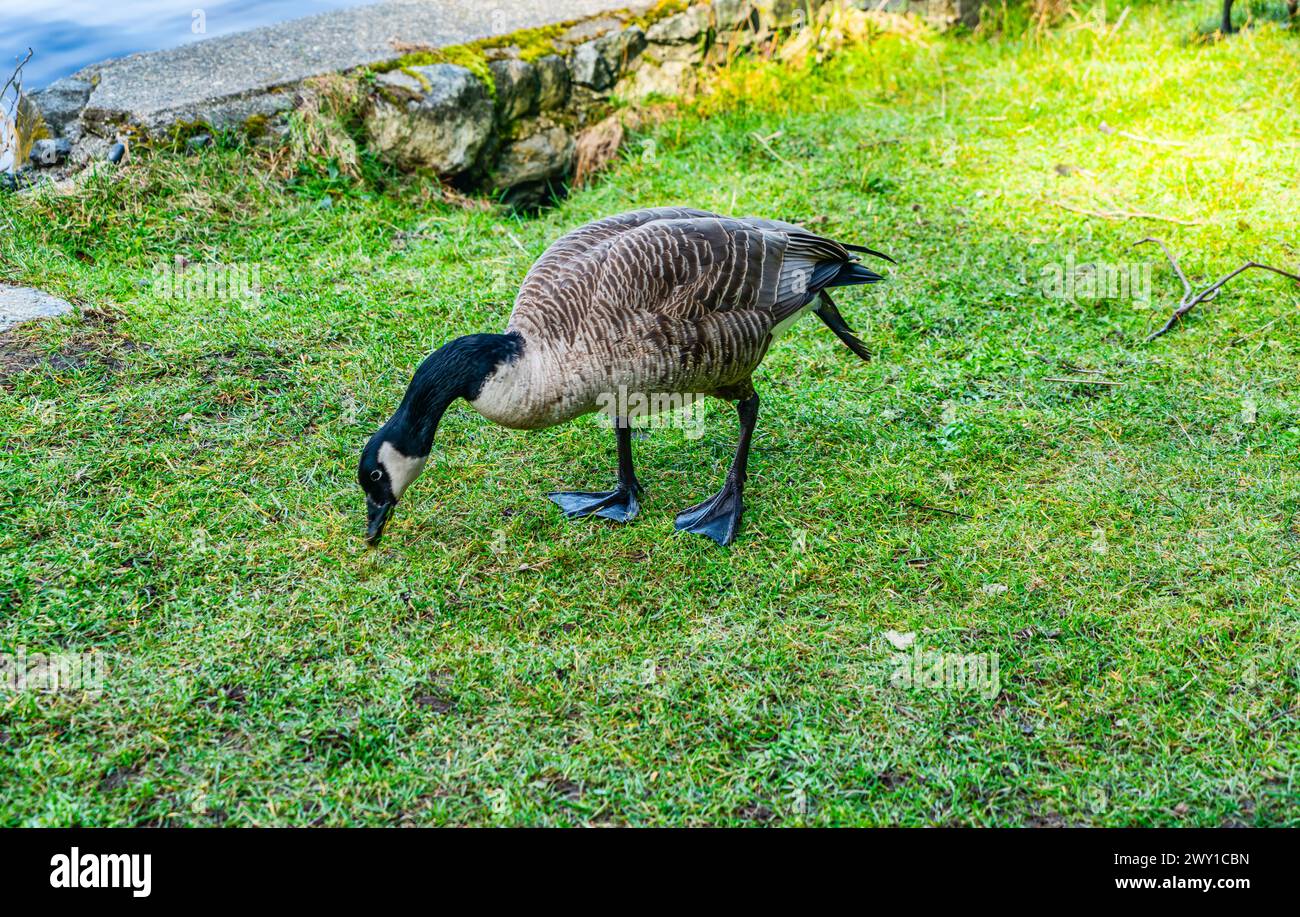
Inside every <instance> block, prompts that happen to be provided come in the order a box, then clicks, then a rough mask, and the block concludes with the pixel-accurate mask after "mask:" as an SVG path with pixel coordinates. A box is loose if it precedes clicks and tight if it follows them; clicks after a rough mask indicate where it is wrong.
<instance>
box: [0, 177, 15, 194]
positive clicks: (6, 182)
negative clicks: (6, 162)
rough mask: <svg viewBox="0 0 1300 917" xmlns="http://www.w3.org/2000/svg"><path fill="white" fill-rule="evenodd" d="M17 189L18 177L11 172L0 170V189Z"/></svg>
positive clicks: (6, 190) (7, 190) (9, 190)
mask: <svg viewBox="0 0 1300 917" xmlns="http://www.w3.org/2000/svg"><path fill="white" fill-rule="evenodd" d="M17 190H18V179H17V178H16V177H15V176H14V174H13V173H12V172H0V191H4V192H6V193H8V192H12V191H17Z"/></svg>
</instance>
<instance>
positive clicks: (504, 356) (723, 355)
mask: <svg viewBox="0 0 1300 917" xmlns="http://www.w3.org/2000/svg"><path fill="white" fill-rule="evenodd" d="M850 250H852V251H855V252H863V253H866V254H870V255H875V256H877V257H880V258H884V259H886V260H889V261H892V260H893V259H891V258H889V257H888V256H887V255H882V254H880V253H879V252H874V251H871V250H870V249H867V248H863V247H862V246H858V245H845V244H842V243H839V242H832V241H831V240H829V239H824V238H821V237H820V236H817V235H814V234H813V233H810V232H808V231H807V230H804V229H801V228H800V227H798V226H795V225H793V224H790V223H783V222H780V221H777V220H762V219H754V218H744V219H733V218H731V217H725V216H720V215H718V214H716V213H709V212H707V211H703V210H689V209H686V208H672V207H664V208H657V209H652V210H636V211H632V212H630V213H623V214H619V215H618V216H612V217H608V218H606V219H603V220H598V221H596V222H594V223H589V224H587V225H586V226H582V227H579V228H578V229H575V230H573V231H572V232H570V233H568V234H567V235H565V236H563V237H562V238H561V239H559V240H558V241H557V242H555V243H554V244H553V245H552V246H551V247H550V248H548V249H547V250H546V252H545V253H544V254H543V255H542V256H541V257H540V258H539V259H538V260H537V262H536V263H535V264H534V265H533V266H532V268H531V269H530V270H529V272H528V275H527V276H526V277H525V278H524V282H523V286H522V287H521V288H520V291H519V296H518V297H517V298H516V300H515V307H514V311H513V312H512V313H511V316H510V321H509V322H508V323H507V325H506V330H505V332H504V333H503V334H471V335H468V336H466V337H461V338H456V339H455V340H453V341H450V342H449V343H447V344H444V345H443V346H442V347H440V348H439V349H438V350H436V351H435V352H434V353H432V354H430V355H429V356H428V357H426V358H425V360H424V362H423V363H421V364H420V367H419V369H417V370H416V371H415V376H414V378H413V379H412V380H411V384H410V386H409V387H408V388H407V390H406V396H405V398H403V399H402V403H401V406H400V407H398V409H397V412H396V413H395V414H394V415H393V416H392V418H391V419H390V420H389V421H388V422H387V423H386V424H384V426H383V427H382V428H380V430H379V431H378V432H377V433H375V435H374V436H372V437H371V438H370V441H369V443H367V444H366V447H365V450H364V451H363V452H362V454H361V464H360V468H359V470H358V479H359V481H360V483H361V487H362V489H364V490H365V493H366V508H367V522H368V525H367V529H366V540H367V541H368V542H369V543H370V544H372V545H373V544H375V543H377V542H378V540H379V538H380V536H381V535H382V534H383V531H384V525H385V524H386V523H387V521H388V519H389V517H390V516H391V515H392V512H393V508H394V507H395V506H396V505H397V501H398V500H400V499H401V498H402V494H403V493H405V491H406V489H407V488H408V487H410V485H411V482H412V481H414V480H415V478H416V477H417V476H418V475H419V474H420V472H421V471H422V470H423V468H424V463H425V460H426V459H427V458H428V456H429V450H430V448H431V447H432V445H433V435H434V432H435V431H436V430H437V428H438V422H439V420H441V419H442V415H443V412H444V411H445V410H446V409H447V407H448V405H450V404H451V402H452V401H454V400H455V399H457V398H464V399H465V400H467V401H468V402H469V403H470V404H471V405H473V406H474V408H475V410H477V411H478V412H479V413H480V414H482V415H483V416H484V417H486V418H488V419H489V420H492V421H495V422H497V423H499V424H501V425H502V426H506V427H511V428H514V429H519V430H534V429H540V428H542V427H550V426H554V425H555V424H559V423H563V422H564V421H566V420H571V419H573V418H574V417H578V416H580V415H583V414H589V413H592V412H594V411H596V410H609V411H610V413H611V414H612V419H613V422H614V423H613V426H614V429H615V436H616V440H617V455H618V483H617V485H616V486H615V487H614V489H613V490H609V491H602V492H599V493H597V492H589V491H564V492H557V493H552V494H549V497H550V499H551V500H552V501H554V502H555V503H556V504H558V505H559V507H560V508H561V509H563V510H564V512H565V514H566V515H567V516H569V517H570V518H575V517H579V516H588V515H597V516H602V517H604V518H606V519H613V520H616V521H620V522H625V521H627V520H629V519H631V518H632V517H633V516H635V515H636V514H637V510H638V502H637V501H638V497H639V496H640V494H641V485H640V483H639V482H638V481H637V479H636V474H635V473H634V472H633V470H632V432H631V425H630V420H631V417H630V416H628V415H629V413H630V412H627V411H626V410H624V409H621V408H620V409H613V408H611V402H612V400H613V399H612V396H613V395H614V393H619V394H620V395H623V396H626V394H627V393H637V394H640V395H641V396H642V400H641V402H640V403H641V404H647V405H662V404H665V403H674V402H673V401H672V399H673V398H680V396H683V395H686V396H693V395H694V394H696V393H698V394H702V395H712V396H714V397H717V398H724V399H727V400H729V401H735V402H736V403H737V404H736V410H737V414H738V415H739V418H740V441H739V443H738V445H737V446H736V455H735V459H734V460H733V461H732V463H731V469H730V470H729V471H728V472H727V477H726V480H725V482H724V484H723V486H722V489H721V490H720V491H718V493H716V494H714V495H713V496H712V497H710V498H709V499H707V500H705V501H704V502H702V503H699V504H697V505H695V506H692V507H690V508H689V509H685V510H683V511H682V512H680V513H678V514H677V523H676V525H677V528H678V529H682V530H685V531H688V532H696V533H699V534H701V535H706V536H708V537H709V538H712V539H713V540H714V541H716V542H717V543H718V544H720V545H728V544H730V543H731V542H732V540H734V538H735V536H736V529H737V527H738V526H739V524H740V517H741V513H742V511H743V509H744V506H743V503H742V499H741V497H742V492H743V490H744V486H745V469H746V464H747V461H748V458H749V444H750V437H751V436H752V435H753V432H754V423H755V421H756V420H757V419H758V395H757V394H755V392H754V386H753V384H752V382H751V380H750V375H751V374H752V373H753V371H754V369H755V368H756V367H757V366H758V364H759V363H761V362H762V360H763V357H764V355H765V354H766V353H767V348H768V346H769V345H770V344H771V343H772V341H773V340H774V339H775V338H776V337H777V336H778V335H780V334H781V333H782V332H784V331H785V330H786V329H787V328H788V327H789V326H790V325H791V324H792V323H793V322H794V321H795V320H796V319H797V318H798V317H799V316H801V315H802V314H803V313H804V312H807V311H810V310H811V309H812V304H813V302H814V301H817V300H820V304H819V305H818V306H817V308H816V310H815V312H816V315H817V316H818V317H819V318H820V319H821V320H822V321H823V322H824V323H825V324H826V325H827V327H829V328H830V329H831V331H833V332H835V334H836V335H837V336H838V337H839V338H840V340H841V341H843V342H844V343H845V344H846V345H847V346H848V347H849V349H851V350H852V351H853V352H854V353H856V354H857V355H858V356H860V357H862V359H864V360H865V359H869V356H870V355H869V354H868V352H867V349H866V346H865V345H864V344H863V343H862V341H860V340H858V338H856V337H854V336H853V332H852V331H851V330H850V329H849V327H848V325H846V324H845V322H844V319H843V318H842V317H841V316H840V314H839V312H838V311H837V310H836V308H835V304H834V303H833V302H832V301H831V298H830V296H829V295H827V293H826V289H827V288H829V287H841V286H850V285H854V284H862V283H875V282H876V281H878V280H881V279H882V278H881V276H880V275H879V274H877V273H875V272H874V271H871V270H868V269H867V268H866V267H864V266H862V265H861V264H858V263H857V262H858V260H859V259H858V258H857V257H856V256H855V255H852V254H850ZM665 395H666V396H670V397H669V398H667V399H665V398H663V397H660V396H665ZM630 400H631V399H630V398H627V397H623V398H622V399H621V402H618V403H621V404H623V405H624V406H625V405H626V404H627V403H628V402H629V401H630ZM677 403H680V401H679V402H677ZM653 410H654V409H653V408H651V409H650V411H649V412H653Z"/></svg>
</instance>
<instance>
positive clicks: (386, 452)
mask: <svg viewBox="0 0 1300 917" xmlns="http://www.w3.org/2000/svg"><path fill="white" fill-rule="evenodd" d="M399 418H400V415H399V416H396V417H394V420H399ZM436 425H437V424H436V422H435V424H434V426H436ZM410 433H411V431H409V430H402V429H401V425H400V423H397V424H395V423H394V422H393V421H390V422H389V423H387V424H385V425H384V427H383V429H381V430H380V431H379V432H378V433H376V434H375V435H374V436H372V437H370V442H368V443H366V448H365V449H364V450H362V453H361V464H360V467H359V468H358V469H357V480H358V482H359V483H360V484H361V489H362V490H363V491H365V494H366V542H367V543H368V544H370V545H375V544H378V543H379V538H380V536H382V535H383V534H384V526H385V525H387V523H388V517H389V516H391V515H392V514H393V510H394V509H395V508H396V507H397V501H398V500H400V499H402V494H404V493H406V489H407V488H408V487H410V486H411V483H412V482H413V481H414V480H415V479H416V478H418V477H419V476H420V472H421V471H423V470H424V463H425V462H426V461H428V459H429V452H428V450H427V449H426V450H425V451H424V454H423V455H416V454H410V453H408V452H404V451H403V450H402V447H403V446H406V448H407V449H410V450H411V452H418V451H419V449H418V448H416V449H411V447H410V445H409V444H410V443H412V442H413V441H415V440H413V439H412V437H411V436H410ZM430 441H431V442H432V440H430Z"/></svg>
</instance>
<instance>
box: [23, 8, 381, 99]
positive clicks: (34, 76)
mask: <svg viewBox="0 0 1300 917" xmlns="http://www.w3.org/2000/svg"><path fill="white" fill-rule="evenodd" d="M367 2H375V0H0V71H3V74H2V75H0V83H3V82H4V77H5V76H8V74H9V72H10V71H11V70H12V68H13V65H14V63H16V61H17V59H19V58H21V57H22V56H24V55H26V53H27V49H28V48H31V49H32V59H31V60H30V61H29V62H28V64H27V66H26V67H24V68H23V85H24V87H25V88H27V89H39V88H41V87H42V86H47V85H49V84H50V83H52V82H54V81H55V80H57V79H58V78H59V77H61V76H67V75H68V74H69V73H75V72H76V71H78V70H80V69H81V68H82V67H84V66H86V65H87V64H94V63H98V62H99V61H102V60H107V59H108V58H111V57H122V56H123V55H126V54H133V53H135V52H136V51H158V50H161V49H163V48H174V47H176V46H177V45H183V44H186V43H188V42H191V41H200V40H202V39H204V38H215V37H216V36H218V35H226V34H229V33H231V32H243V31H245V30H247V29H254V28H257V27H258V26H262V25H270V24H271V23H274V22H284V21H286V20H289V19H299V18H301V17H303V16H310V15H312V14H313V13H323V12H326V11H327V10H336V9H342V8H344V7H349V6H361V5H362V4H364V3H367ZM196 10H202V13H203V15H202V16H196V15H195V11H196Z"/></svg>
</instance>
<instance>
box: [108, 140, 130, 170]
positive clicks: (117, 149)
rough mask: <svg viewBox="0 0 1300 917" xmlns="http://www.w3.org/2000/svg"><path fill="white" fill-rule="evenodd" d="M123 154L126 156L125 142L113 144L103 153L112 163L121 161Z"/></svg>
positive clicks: (115, 163)
mask: <svg viewBox="0 0 1300 917" xmlns="http://www.w3.org/2000/svg"><path fill="white" fill-rule="evenodd" d="M125 156H126V144H125V143H115V144H113V145H112V146H111V147H109V148H108V152H107V153H106V154H104V158H105V159H107V160H108V161H109V162H111V163H112V164H113V165H117V164H118V163H119V162H121V161H122V159H123V158H124V157H125Z"/></svg>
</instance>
